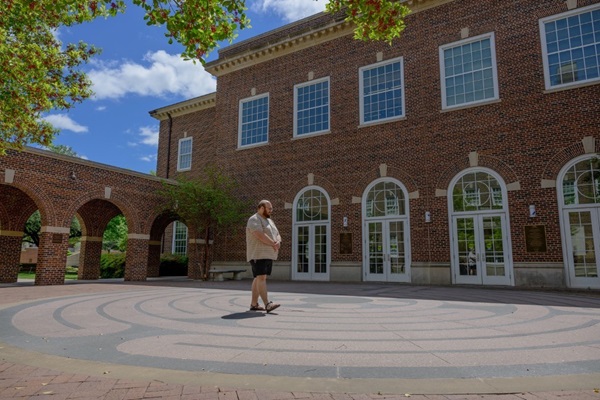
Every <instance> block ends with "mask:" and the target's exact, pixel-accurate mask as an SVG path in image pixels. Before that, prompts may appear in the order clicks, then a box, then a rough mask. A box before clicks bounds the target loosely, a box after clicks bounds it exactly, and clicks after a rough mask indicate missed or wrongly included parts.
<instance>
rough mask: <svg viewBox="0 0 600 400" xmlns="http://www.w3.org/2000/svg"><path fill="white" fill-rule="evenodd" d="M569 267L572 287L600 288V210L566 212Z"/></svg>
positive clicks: (589, 209) (588, 209)
mask: <svg viewBox="0 0 600 400" xmlns="http://www.w3.org/2000/svg"><path fill="white" fill-rule="evenodd" d="M564 213H565V221H566V223H567V229H566V235H565V236H566V243H567V266H568V271H569V280H570V286H571V287H600V279H599V278H598V259H600V254H599V249H600V210H599V209H598V208H587V209H574V210H573V209H572V210H565V211H564Z"/></svg>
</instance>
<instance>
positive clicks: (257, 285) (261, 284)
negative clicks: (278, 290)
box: [252, 275, 269, 306]
mask: <svg viewBox="0 0 600 400" xmlns="http://www.w3.org/2000/svg"><path fill="white" fill-rule="evenodd" d="M255 289H256V300H254V290H255ZM258 296H260V298H261V299H262V301H263V303H264V305H265V306H266V305H267V303H269V298H268V295H267V275H258V276H257V277H256V278H254V281H252V301H256V302H258ZM254 304H256V303H254Z"/></svg>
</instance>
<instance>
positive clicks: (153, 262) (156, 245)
mask: <svg viewBox="0 0 600 400" xmlns="http://www.w3.org/2000/svg"><path fill="white" fill-rule="evenodd" d="M149 246H150V247H149V250H148V277H154V278H156V277H158V276H160V241H159V240H153V241H151V242H149Z"/></svg>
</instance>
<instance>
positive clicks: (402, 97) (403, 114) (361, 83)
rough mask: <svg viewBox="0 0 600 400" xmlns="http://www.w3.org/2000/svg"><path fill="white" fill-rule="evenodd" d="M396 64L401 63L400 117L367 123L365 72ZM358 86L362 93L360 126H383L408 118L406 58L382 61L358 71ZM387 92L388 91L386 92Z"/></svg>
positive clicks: (360, 99) (379, 119) (395, 116)
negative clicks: (405, 90)
mask: <svg viewBox="0 0 600 400" xmlns="http://www.w3.org/2000/svg"><path fill="white" fill-rule="evenodd" d="M395 63H400V102H401V108H402V112H401V113H400V115H394V116H393V117H387V118H378V119H375V120H372V121H365V90H364V89H365V88H364V73H365V71H368V70H371V69H375V68H378V67H382V66H385V65H388V64H395ZM358 84H359V91H360V98H359V103H360V104H359V107H360V124H361V125H373V124H381V123H385V122H391V121H397V120H399V119H403V118H405V117H406V108H405V98H406V97H405V92H404V86H405V84H404V57H397V58H393V59H391V60H385V61H381V62H378V63H375V64H371V65H366V66H364V67H361V68H360V69H359V70H358ZM386 91H387V90H386Z"/></svg>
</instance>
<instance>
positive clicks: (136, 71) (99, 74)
mask: <svg viewBox="0 0 600 400" xmlns="http://www.w3.org/2000/svg"><path fill="white" fill-rule="evenodd" d="M144 61H146V63H147V65H142V64H137V63H134V62H132V61H126V62H125V63H124V64H120V65H115V63H114V62H113V63H95V65H96V68H94V69H92V70H91V71H90V72H88V74H87V75H88V77H89V78H90V79H91V80H92V82H93V87H92V89H93V90H94V92H95V93H96V95H95V97H94V98H95V99H107V98H108V99H118V98H121V97H124V96H125V95H127V94H137V95H140V96H154V97H164V96H166V95H168V94H172V95H179V96H182V97H186V98H190V97H197V96H201V95H203V94H207V93H211V92H214V91H215V90H216V80H215V79H214V77H213V76H212V75H210V74H209V73H208V72H206V71H205V70H204V68H203V67H202V65H201V64H200V63H196V64H194V63H193V62H191V61H184V60H183V59H182V58H181V57H180V56H179V55H177V54H168V53H167V52H165V51H164V50H159V51H157V52H154V53H147V54H146V56H145V57H144Z"/></svg>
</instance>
